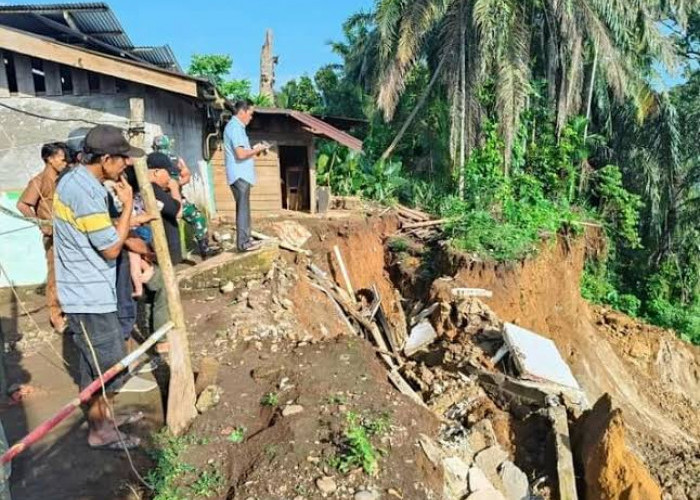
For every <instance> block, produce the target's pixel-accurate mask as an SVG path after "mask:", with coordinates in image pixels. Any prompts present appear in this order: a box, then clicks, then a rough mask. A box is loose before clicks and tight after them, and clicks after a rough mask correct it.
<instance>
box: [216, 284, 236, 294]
mask: <svg viewBox="0 0 700 500" xmlns="http://www.w3.org/2000/svg"><path fill="white" fill-rule="evenodd" d="M233 289H234V286H233V281H227V282H226V283H224V284H223V285H221V287H219V291H220V292H221V293H232V292H233Z"/></svg>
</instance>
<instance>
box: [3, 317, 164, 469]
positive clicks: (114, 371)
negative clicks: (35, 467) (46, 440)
mask: <svg viewBox="0 0 700 500" xmlns="http://www.w3.org/2000/svg"><path fill="white" fill-rule="evenodd" d="M174 326H175V325H174V324H173V323H172V321H169V322H168V323H166V324H165V325H163V326H161V327H160V328H159V329H158V330H157V331H156V332H155V333H154V334H153V335H151V336H150V337H149V338H148V339H147V340H146V341H145V342H144V343H143V344H141V345H140V346H139V348H138V349H136V350H135V351H134V352H132V353H131V354H129V355H127V356H126V357H124V358H123V359H122V360H121V361H120V362H119V363H117V364H116V365H114V366H112V367H111V368H110V369H109V370H107V371H106V372H104V373H103V374H102V378H101V379H99V378H97V379H95V380H93V381H92V382H91V383H90V385H89V386H87V387H86V388H85V389H83V390H82V391H81V392H80V394H78V397H77V398H75V399H73V400H72V401H70V402H69V403H68V404H66V405H65V406H64V407H63V408H61V409H60V410H59V411H58V412H57V413H56V414H55V415H54V416H52V417H51V418H49V419H48V420H46V421H45V422H43V423H42V424H40V425H39V426H38V427H36V428H35V429H34V430H33V431H32V432H30V433H29V434H27V435H26V436H25V437H24V438H22V439H21V440H20V441H19V442H17V443H15V444H14V445H13V446H12V447H11V448H10V449H9V450H7V451H6V452H5V453H4V454H3V455H2V457H0V465H3V464H6V463H7V462H10V461H12V460H13V459H14V458H15V457H16V456H17V455H19V454H20V453H22V452H23V451H24V450H26V449H27V448H29V447H30V446H31V445H33V444H34V443H36V442H37V441H39V440H40V439H42V438H43V437H44V436H46V435H47V434H48V433H49V432H51V431H52V430H53V429H55V428H56V426H57V425H58V424H59V423H61V422H62V421H64V420H65V419H66V418H68V416H69V415H70V414H71V413H73V412H74V411H75V410H76V408H78V407H79V406H80V405H81V404H84V403H87V402H88V401H89V400H90V398H91V397H92V396H93V395H94V394H95V393H96V392H97V391H98V390H100V389H101V388H102V384H106V383H107V382H109V381H110V380H112V379H113V378H114V377H116V376H117V375H118V374H119V373H120V372H121V371H122V370H124V369H125V368H126V367H128V366H129V365H130V364H131V363H133V362H134V361H136V360H137V359H138V358H140V357H141V356H143V354H145V352H146V351H147V350H148V349H150V348H151V347H152V346H153V345H154V344H155V343H156V342H158V341H159V340H160V339H161V338H163V336H164V335H165V334H166V333H168V332H169V331H170V330H172V329H173V327H174Z"/></svg>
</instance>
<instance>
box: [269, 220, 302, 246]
mask: <svg viewBox="0 0 700 500" xmlns="http://www.w3.org/2000/svg"><path fill="white" fill-rule="evenodd" d="M270 232H271V233H272V234H274V235H275V236H277V238H279V239H280V241H282V242H283V243H286V244H288V245H291V246H293V247H297V248H301V247H303V246H304V244H305V243H306V242H307V241H309V238H311V231H309V230H308V229H306V228H305V227H304V226H302V225H301V224H299V223H298V222H295V221H292V220H283V221H278V222H273V223H272V224H270Z"/></svg>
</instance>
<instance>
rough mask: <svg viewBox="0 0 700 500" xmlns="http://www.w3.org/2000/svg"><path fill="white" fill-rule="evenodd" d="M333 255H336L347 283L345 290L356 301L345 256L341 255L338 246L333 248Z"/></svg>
mask: <svg viewBox="0 0 700 500" xmlns="http://www.w3.org/2000/svg"><path fill="white" fill-rule="evenodd" d="M333 253H334V254H335V259H336V261H337V262H338V267H339V269H340V273H341V274H342V275H343V280H344V281H345V288H346V289H347V291H348V293H349V294H350V297H352V298H353V300H354V299H355V291H354V290H353V288H352V283H350V275H349V274H348V269H347V268H346V267H345V262H344V261H343V255H342V254H341V253H340V248H339V247H338V245H335V246H334V247H333Z"/></svg>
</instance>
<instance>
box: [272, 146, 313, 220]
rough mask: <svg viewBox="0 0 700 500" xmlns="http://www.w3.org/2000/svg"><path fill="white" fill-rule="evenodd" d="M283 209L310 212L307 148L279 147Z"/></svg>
mask: <svg viewBox="0 0 700 500" xmlns="http://www.w3.org/2000/svg"><path fill="white" fill-rule="evenodd" d="M279 159H280V176H281V177H282V178H281V182H282V208H285V209H287V210H296V211H298V212H301V211H309V210H310V209H311V198H310V190H309V156H308V149H307V147H306V146H279Z"/></svg>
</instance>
